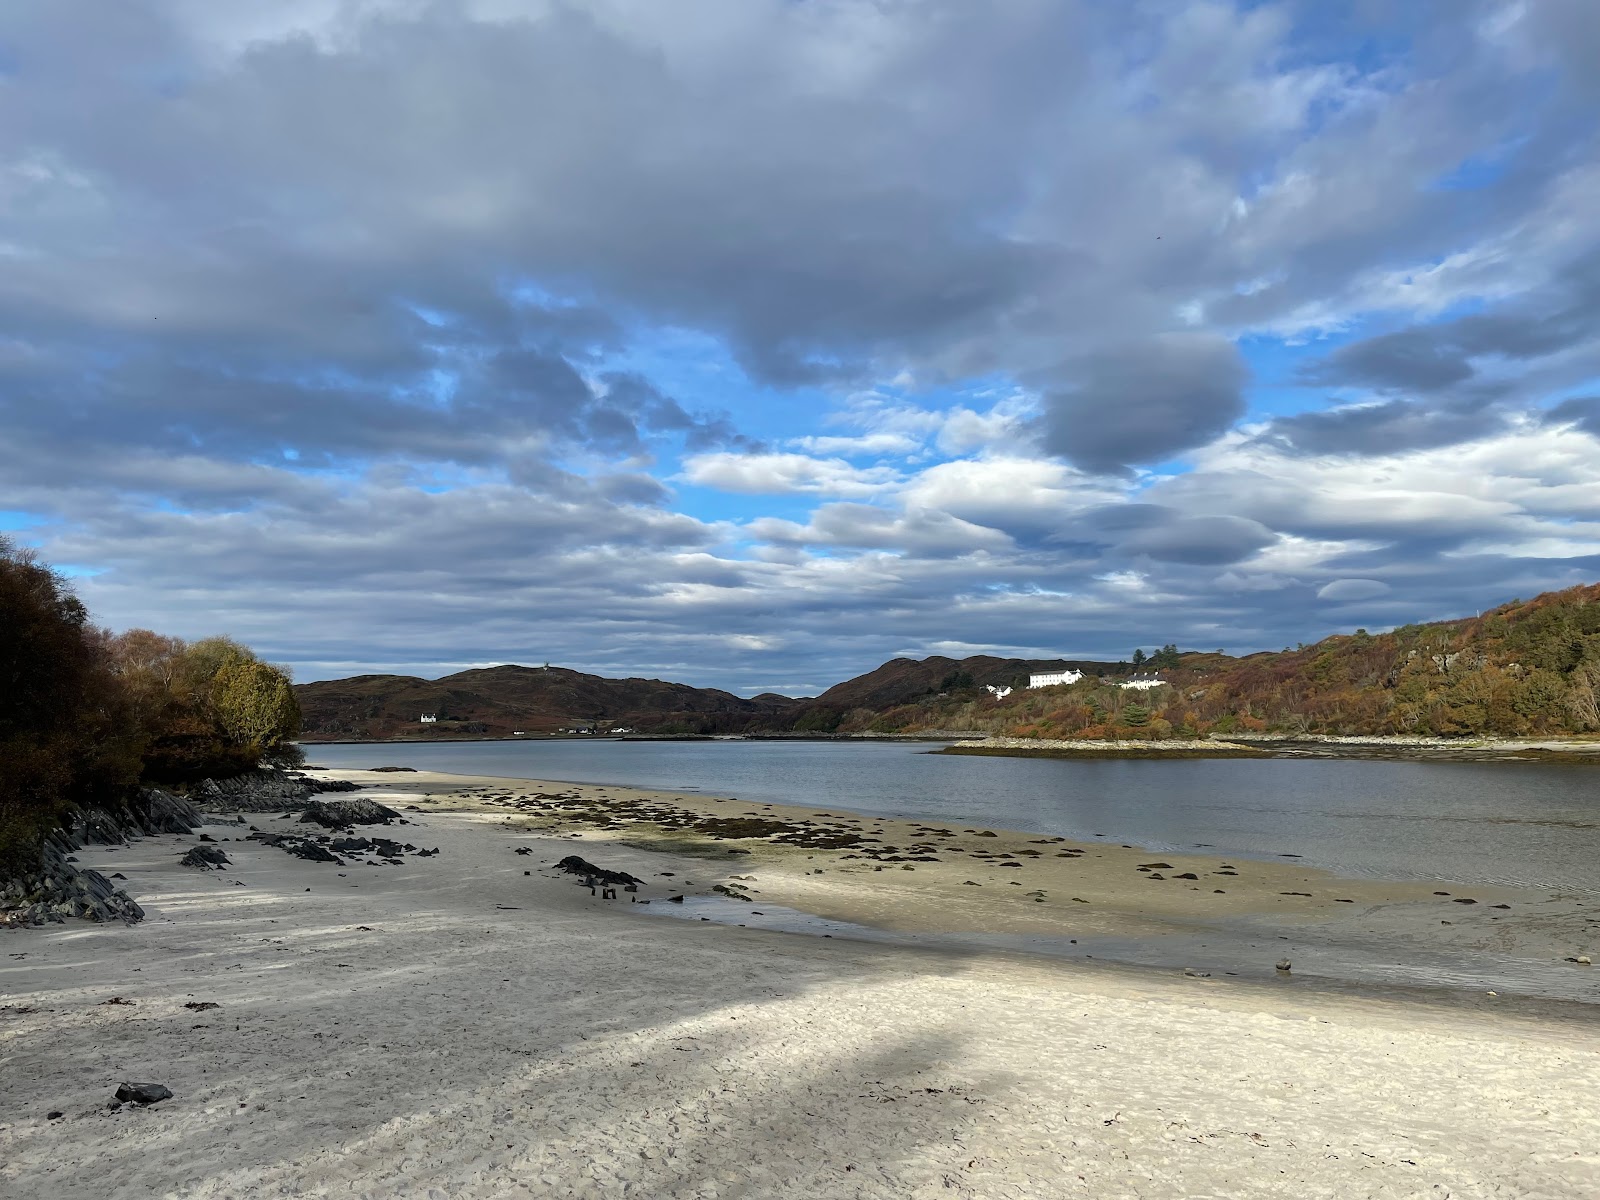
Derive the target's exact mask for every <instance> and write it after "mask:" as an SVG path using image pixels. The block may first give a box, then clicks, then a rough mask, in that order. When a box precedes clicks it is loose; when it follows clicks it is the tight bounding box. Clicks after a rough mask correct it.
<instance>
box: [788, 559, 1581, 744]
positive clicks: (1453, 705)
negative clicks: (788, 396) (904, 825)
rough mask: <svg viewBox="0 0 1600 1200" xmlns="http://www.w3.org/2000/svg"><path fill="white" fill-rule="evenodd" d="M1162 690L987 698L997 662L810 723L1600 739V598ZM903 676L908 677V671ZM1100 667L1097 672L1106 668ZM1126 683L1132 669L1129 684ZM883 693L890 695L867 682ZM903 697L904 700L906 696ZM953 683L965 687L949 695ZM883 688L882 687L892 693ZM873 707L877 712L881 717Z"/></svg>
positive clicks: (957, 665)
mask: <svg viewBox="0 0 1600 1200" xmlns="http://www.w3.org/2000/svg"><path fill="white" fill-rule="evenodd" d="M1173 658H1174V659H1175V664H1176V665H1174V664H1173V663H1172V662H1166V663H1164V664H1163V669H1162V670H1161V671H1160V676H1161V678H1162V679H1163V680H1164V681H1165V686H1162V687H1157V688H1154V689H1152V690H1149V691H1129V690H1125V689H1122V688H1119V687H1117V686H1114V681H1113V684H1110V685H1108V684H1103V683H1101V682H1100V680H1099V675H1100V674H1101V671H1100V670H1098V669H1090V667H1091V664H1082V666H1081V669H1083V670H1084V671H1085V674H1086V676H1087V678H1085V679H1084V680H1082V681H1081V682H1079V683H1076V684H1071V685H1066V686H1062V687H1053V688H1043V689H1039V690H1037V691H1027V690H1020V689H1019V690H1018V691H1017V692H1016V693H1015V694H1013V695H1011V696H1009V697H1007V698H1006V699H1004V700H995V699H994V698H993V697H992V696H990V695H987V694H986V693H984V692H983V691H982V685H983V683H985V682H993V681H994V680H990V679H985V678H981V677H980V676H981V675H983V674H984V672H986V671H987V670H988V664H991V663H1001V662H1007V661H1009V660H1003V659H1000V660H997V659H966V660H961V661H955V660H949V659H929V660H927V664H937V666H935V667H933V668H932V670H931V671H927V670H924V671H921V672H919V671H917V670H915V669H914V668H918V667H922V666H926V665H927V664H915V663H911V662H910V661H909V660H903V659H902V660H896V662H893V663H886V664H885V665H884V666H883V667H880V668H879V669H878V670H877V671H875V672H872V673H870V674H868V675H865V676H862V677H861V678H860V679H857V680H851V681H850V682H849V683H847V684H841V685H840V686H839V687H838V688H833V689H830V690H829V691H827V692H824V693H823V694H822V695H821V696H819V697H818V698H817V701H816V702H815V703H816V704H817V705H823V704H826V703H827V702H829V700H830V697H833V696H835V694H836V693H837V694H838V696H839V697H840V698H841V699H843V700H845V701H847V702H853V703H856V704H857V705H858V707H856V708H855V709H854V710H852V711H850V712H847V713H844V714H843V715H840V714H838V713H837V711H836V710H835V711H833V712H832V713H825V712H821V711H819V710H817V709H815V708H805V707H803V708H802V710H801V713H800V714H799V716H798V717H797V720H798V721H809V722H813V723H821V722H823V721H824V720H825V719H832V720H833V725H832V726H830V728H838V729H840V730H842V731H847V732H854V731H876V732H916V731H918V730H922V729H975V730H983V731H986V732H989V733H994V734H1002V735H1010V736H1021V737H1041V738H1100V737H1119V738H1141V737H1165V736H1169V735H1185V736H1192V735H1195V734H1213V733H1214V734H1228V733H1238V732H1281V733H1291V734H1293V733H1309V734H1415V735H1435V736H1443V737H1467V736H1481V735H1489V736H1503V737H1509V736H1517V735H1524V734H1528V735H1537V734H1579V733H1593V732H1597V731H1600V584H1589V585H1584V586H1580V587H1574V588H1568V589H1567V590H1565V591H1560V592H1549V593H1546V594H1545V595H1542V596H1539V597H1537V598H1536V599H1533V600H1527V601H1523V600H1514V601H1511V602H1510V603H1508V604H1503V605H1501V606H1499V607H1498V608H1495V609H1492V610H1490V611H1488V612H1485V613H1483V614H1482V615H1481V616H1475V617H1469V618H1460V619H1457V620H1448V621H1435V622H1431V623H1428V624H1423V625H1406V626H1402V627H1401V628H1399V629H1395V630H1393V631H1391V632H1389V633H1381V634H1369V633H1367V632H1366V631H1365V630H1357V631H1356V632H1354V633H1348V634H1339V635H1336V636H1334V637H1330V638H1325V639H1324V640H1322V641H1320V642H1317V643H1316V644H1315V645H1311V646H1302V647H1299V648H1298V649H1295V650H1286V651H1282V652H1280V653H1261V654H1252V655H1248V656H1246V657H1243V658H1234V657H1231V656H1229V655H1226V654H1210V653H1195V652H1188V653H1178V654H1176V655H1174V656H1173ZM902 664H904V665H902ZM1100 665H1103V664H1095V665H1094V666H1100ZM1120 669H1122V670H1126V668H1120ZM941 671H943V672H944V673H945V675H944V678H946V679H950V678H951V676H953V675H955V674H958V673H960V672H965V673H966V675H968V676H970V684H969V683H968V681H967V679H965V678H963V679H961V680H960V681H959V682H960V683H961V684H962V686H959V687H942V688H940V689H939V691H941V692H943V693H944V694H943V695H940V694H937V693H934V694H926V693H924V694H922V695H920V696H918V695H911V694H907V693H909V692H911V691H912V690H913V688H914V685H915V684H916V683H917V682H920V681H923V680H926V679H928V678H930V677H931V675H933V674H938V673H939V672H941ZM874 680H876V681H878V683H874V682H869V681H874ZM901 681H903V684H904V686H903V687H901V688H900V689H899V690H898V691H897V689H896V686H895V685H896V683H897V682H901ZM952 682H954V681H953V680H952ZM880 684H881V686H880ZM874 701H876V702H874Z"/></svg>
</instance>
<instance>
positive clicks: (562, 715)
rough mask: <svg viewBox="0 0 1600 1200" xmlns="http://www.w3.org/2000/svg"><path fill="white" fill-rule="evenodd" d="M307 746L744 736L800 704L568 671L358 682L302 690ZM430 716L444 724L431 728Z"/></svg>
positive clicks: (496, 670)
mask: <svg viewBox="0 0 1600 1200" xmlns="http://www.w3.org/2000/svg"><path fill="white" fill-rule="evenodd" d="M295 695H296V697H297V698H298V699H299V701H300V709H301V713H302V716H303V725H304V730H305V733H304V736H305V739H306V740H307V741H318V740H328V739H332V738H389V737H397V736H413V737H428V738H449V737H462V736H468V737H483V736H491V737H492V736H503V735H509V734H512V733H515V732H517V731H519V730H520V731H522V732H526V733H552V732H555V731H557V730H560V729H563V728H569V727H572V726H579V725H582V726H593V727H597V728H602V729H609V728H615V727H617V726H622V727H626V728H630V729H636V730H639V731H640V732H649V733H736V732H742V731H744V730H747V729H750V728H754V727H758V726H760V727H766V726H769V725H774V724H776V725H782V724H783V723H784V722H783V714H784V712H785V711H786V710H788V709H791V708H792V707H793V706H794V705H795V704H796V701H794V700H791V699H789V698H788V697H787V696H776V695H772V694H770V693H769V694H767V695H764V696H759V697H757V698H755V699H753V700H746V699H744V698H743V697H740V696H735V695H734V694H733V693H731V692H724V691H719V690H717V689H715V688H696V687H690V686H688V685H687V684H682V683H667V682H664V681H663V680H660V679H606V678H604V677H603V676H600V675H586V674H584V673H583V672H581V671H569V670H567V669H565V668H563V667H519V666H510V665H508V666H500V667H484V668H480V669H477V670H472V671H461V672H459V673H457V674H455V675H446V676H445V677H444V678H442V679H419V678H417V677H416V676H412V675H357V676H354V677H353V678H350V679H330V680H325V681H322V682H319V683H302V684H298V685H296V687H295ZM423 714H428V715H430V716H434V717H436V718H437V721H436V722H432V723H429V724H423V723H422V721H421V718H422V716H423Z"/></svg>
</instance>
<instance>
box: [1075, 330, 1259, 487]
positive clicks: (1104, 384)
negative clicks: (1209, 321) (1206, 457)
mask: <svg viewBox="0 0 1600 1200" xmlns="http://www.w3.org/2000/svg"><path fill="white" fill-rule="evenodd" d="M1076 365H1077V370H1076V371H1075V372H1074V374H1075V375H1076V377H1077V378H1078V379H1079V380H1080V381H1081V382H1079V383H1078V384H1077V386H1075V387H1072V388H1069V389H1062V390H1056V391H1052V392H1050V393H1049V394H1048V395H1047V396H1046V401H1045V403H1046V408H1045V436H1044V445H1045V447H1046V448H1047V449H1048V450H1050V451H1051V452H1052V453H1055V454H1059V455H1061V456H1062V457H1063V458H1066V459H1068V460H1070V461H1071V462H1073V463H1075V464H1077V465H1078V466H1081V467H1083V468H1085V469H1086V470H1091V471H1118V470H1123V469H1126V467H1128V466H1129V465H1130V464H1134V463H1150V462H1160V461H1162V460H1163V459H1167V458H1171V457H1173V456H1174V455H1176V454H1178V453H1181V452H1182V451H1185V450H1192V449H1193V448H1194V447H1196V446H1200V445H1203V444H1205V443H1206V442H1209V441H1211V440H1213V439H1214V438H1216V437H1218V436H1219V435H1221V434H1222V433H1223V432H1225V431H1226V430H1227V429H1228V428H1229V427H1230V426H1231V425H1232V424H1233V423H1234V422H1235V421H1236V420H1238V419H1239V417H1241V416H1242V415H1243V414H1244V395H1243V388H1244V384H1245V380H1246V377H1247V371H1246V369H1245V366H1244V363H1243V361H1242V360H1241V359H1240V357H1239V353H1238V351H1237V350H1236V349H1235V348H1234V347H1233V345H1232V344H1230V343H1229V342H1227V341H1225V340H1224V339H1222V338H1218V337H1214V336H1209V335H1205V334H1181V333H1172V334H1165V335H1162V336H1160V337H1157V338H1152V339H1149V340H1147V341H1143V342H1139V343H1136V344H1130V345H1124V346H1119V347H1116V348H1115V349H1108V350H1104V351H1098V352H1096V353H1093V354H1090V355H1087V356H1085V357H1084V358H1083V359H1082V360H1081V361H1080V362H1079V363H1078V364H1076Z"/></svg>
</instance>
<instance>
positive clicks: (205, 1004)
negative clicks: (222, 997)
mask: <svg viewBox="0 0 1600 1200" xmlns="http://www.w3.org/2000/svg"><path fill="white" fill-rule="evenodd" d="M184 1007H185V1008H187V1009H188V1010H189V1011H190V1012H205V1011H206V1010H207V1009H208V1008H221V1007H222V1005H220V1004H218V1003H217V1002H216V1001H215V1000H191V1001H189V1003H187V1004H185V1005H184Z"/></svg>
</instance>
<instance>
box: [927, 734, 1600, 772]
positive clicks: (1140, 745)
mask: <svg viewBox="0 0 1600 1200" xmlns="http://www.w3.org/2000/svg"><path fill="white" fill-rule="evenodd" d="M933 753H935V754H957V755H960V754H965V755H980V756H981V755H990V756H994V757H1003V758H1065V759H1072V758H1084V759H1096V758H1104V759H1112V758H1126V759H1165V758H1171V759H1185V758H1246V759H1250V758H1254V759H1281V758H1343V759H1377V760H1383V761H1406V762H1477V763H1490V762H1521V763H1528V762H1539V763H1557V764H1574V765H1583V766H1590V765H1596V764H1600V740H1596V739H1592V738H1571V739H1556V738H1518V739H1481V740H1473V739H1462V740H1459V741H1457V740H1453V739H1449V738H1385V737H1347V736H1333V735H1327V736H1312V735H1300V736H1289V735H1276V734H1229V735H1227V736H1226V737H1225V738H1217V739H1209V738H1205V739H1202V738H1164V739H1159V740H1157V739H1152V740H1150V741H1127V740H1123V741H1105V740H1096V739H1085V740H1081V741H1078V740H1072V739H1062V738H1011V737H994V738H984V739H981V740H979V739H970V740H967V741H959V742H955V743H953V744H952V745H949V746H946V747H944V748H943V749H941V750H936V751H933Z"/></svg>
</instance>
